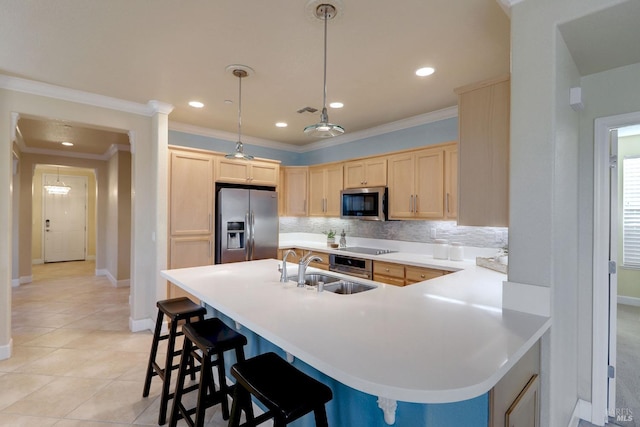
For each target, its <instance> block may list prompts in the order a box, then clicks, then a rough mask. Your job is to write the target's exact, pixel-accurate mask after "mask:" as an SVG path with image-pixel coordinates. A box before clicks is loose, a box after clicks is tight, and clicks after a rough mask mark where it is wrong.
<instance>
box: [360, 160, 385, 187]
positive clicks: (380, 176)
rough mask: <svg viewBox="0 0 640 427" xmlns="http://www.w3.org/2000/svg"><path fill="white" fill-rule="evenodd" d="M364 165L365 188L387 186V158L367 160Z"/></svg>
mask: <svg viewBox="0 0 640 427" xmlns="http://www.w3.org/2000/svg"><path fill="white" fill-rule="evenodd" d="M365 165H366V177H365V178H366V179H365V186H366V187H386V186H387V158H386V157H376V158H372V159H368V160H367V161H366V162H365Z"/></svg>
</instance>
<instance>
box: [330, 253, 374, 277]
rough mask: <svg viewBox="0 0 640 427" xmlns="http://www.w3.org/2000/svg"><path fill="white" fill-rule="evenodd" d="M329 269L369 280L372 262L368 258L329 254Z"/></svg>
mask: <svg viewBox="0 0 640 427" xmlns="http://www.w3.org/2000/svg"><path fill="white" fill-rule="evenodd" d="M329 271H335V272H338V273H343V274H348V275H350V276H355V277H360V278H362V279H369V280H371V279H372V278H373V262H372V261H371V260H370V259H364V258H356V257H351V256H346V255H338V254H331V255H330V256H329Z"/></svg>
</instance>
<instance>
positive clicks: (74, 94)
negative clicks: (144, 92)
mask: <svg viewBox="0 0 640 427" xmlns="http://www.w3.org/2000/svg"><path fill="white" fill-rule="evenodd" d="M0 88H2V89H7V90H13V91H16V92H23V93H28V94H31V95H39V96H45V97H48V98H55V99H60V100H63V101H70V102H77V103H79V104H85V105H92V106H94V107H101V108H107V109H110V110H117V111H123V112H125V113H131V114H137V115H141V116H152V115H153V114H155V112H156V111H159V109H160V108H162V109H166V106H170V104H165V103H160V102H159V101H149V103H147V104H140V103H137V102H132V101H126V100H123V99H118V98H112V97H110V96H104V95H98V94H95V93H90V92H84V91H81V90H77V89H70V88H66V87H62V86H56V85H52V84H49V83H43V82H36V81H33V80H27V79H22V78H19V77H10V76H7V75H4V74H0ZM160 104H162V105H160ZM170 107H171V109H173V106H170Z"/></svg>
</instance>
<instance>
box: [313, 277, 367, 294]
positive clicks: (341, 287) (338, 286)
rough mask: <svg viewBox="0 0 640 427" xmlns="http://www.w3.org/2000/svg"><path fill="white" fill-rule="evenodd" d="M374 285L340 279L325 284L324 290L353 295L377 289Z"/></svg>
mask: <svg viewBox="0 0 640 427" xmlns="http://www.w3.org/2000/svg"><path fill="white" fill-rule="evenodd" d="M375 288H376V287H375V286H374V285H365V284H364V283H358V282H350V281H347V280H340V281H338V282H334V283H330V284H328V285H324V290H325V291H327V292H333V293H334V294H340V295H351V294H357V293H359V292H365V291H370V290H371V289H375Z"/></svg>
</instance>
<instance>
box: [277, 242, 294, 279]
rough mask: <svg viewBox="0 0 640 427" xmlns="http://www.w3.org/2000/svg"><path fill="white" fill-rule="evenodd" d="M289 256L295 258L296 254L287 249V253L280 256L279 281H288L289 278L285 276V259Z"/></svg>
mask: <svg viewBox="0 0 640 427" xmlns="http://www.w3.org/2000/svg"><path fill="white" fill-rule="evenodd" d="M289 255H293V256H296V255H297V254H296V252H295V251H294V250H292V249H287V251H286V252H285V253H284V255H283V256H282V270H280V281H281V282H287V281H288V280H289V276H287V257H288V256H289Z"/></svg>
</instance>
